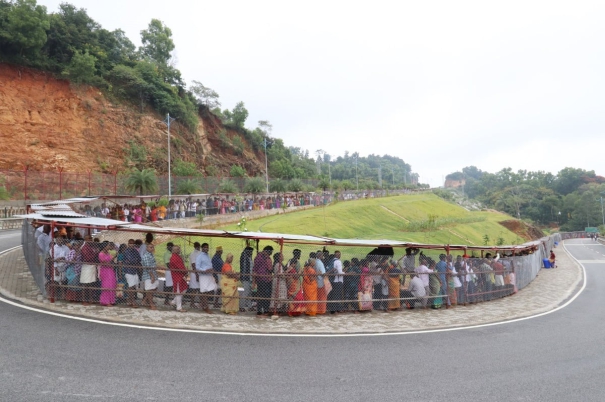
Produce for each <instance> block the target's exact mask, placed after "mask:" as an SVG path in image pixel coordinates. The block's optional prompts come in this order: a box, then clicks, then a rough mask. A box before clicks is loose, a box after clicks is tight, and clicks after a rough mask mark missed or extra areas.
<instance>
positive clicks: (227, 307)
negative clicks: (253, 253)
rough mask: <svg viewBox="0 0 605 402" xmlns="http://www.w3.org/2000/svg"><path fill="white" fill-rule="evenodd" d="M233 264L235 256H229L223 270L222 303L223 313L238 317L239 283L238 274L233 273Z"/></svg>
mask: <svg viewBox="0 0 605 402" xmlns="http://www.w3.org/2000/svg"><path fill="white" fill-rule="evenodd" d="M232 262H233V254H231V253H229V254H227V258H226V259H225V263H224V264H223V269H222V270H221V274H222V275H221V290H222V302H223V305H222V307H221V311H224V312H225V314H229V315H236V314H237V311H238V310H239V293H238V290H237V286H238V283H239V280H238V274H237V272H233V267H232V266H231V263H232Z"/></svg>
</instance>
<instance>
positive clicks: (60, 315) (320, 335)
mask: <svg viewBox="0 0 605 402" xmlns="http://www.w3.org/2000/svg"><path fill="white" fill-rule="evenodd" d="M18 247H21V246H18ZM15 248H16V247H13V248H11V249H9V250H5V251H3V252H1V253H0V256H1V255H2V254H4V253H7V252H9V251H11V250H14V249H15ZM563 248H566V246H565V245H563ZM570 257H571V258H573V259H574V260H575V261H577V262H578V263H579V261H578V260H577V259H576V258H574V257H573V256H572V255H571V254H570ZM580 266H581V267H582V276H583V280H582V287H581V288H580V289H579V290H578V292H577V293H576V294H575V295H574V296H573V297H572V298H571V299H569V300H568V301H567V302H566V303H565V304H562V305H561V306H559V307H557V308H555V309H553V310H551V311H546V312H543V313H540V314H535V315H532V316H529V317H522V318H515V319H512V320H507V321H500V322H493V323H489V324H478V325H468V326H465V327H456V328H441V329H427V330H418V331H405V332H381V333H374V334H371V333H357V334H270V333H246V332H231V331H204V330H196V329H180V328H158V327H147V326H143V325H135V324H125V323H117V322H106V321H101V320H95V319H92V318H83V317H74V316H70V315H66V314H61V313H55V312H53V311H46V310H42V309H38V308H35V307H30V306H26V305H22V304H19V303H15V302H13V301H11V300H7V299H5V298H3V297H0V302H4V303H6V304H10V305H11V306H15V307H19V308H22V309H25V310H30V311H35V312H37V313H41V314H48V315H53V316H56V317H62V318H68V319H72V320H77V321H85V322H92V323H95V324H103V325H111V326H116V327H126V328H137V329H146V330H152V331H165V332H184V333H192V334H208V335H239V336H260V337H284V338H303V337H304V338H341V337H347V338H348V337H362V336H391V335H416V334H431V333H438V332H450V331H461V330H467V329H476V328H486V327H493V326H496V325H503V324H512V323H515V322H520V321H525V320H530V319H533V318H538V317H542V316H545V315H548V314H552V313H555V312H557V311H559V310H562V309H564V308H565V307H567V306H569V305H570V304H571V303H572V302H573V301H574V300H576V298H578V296H580V294H582V292H583V291H584V289H586V269H585V268H584V266H583V265H582V264H580Z"/></svg>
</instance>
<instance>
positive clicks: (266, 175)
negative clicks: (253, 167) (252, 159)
mask: <svg viewBox="0 0 605 402" xmlns="http://www.w3.org/2000/svg"><path fill="white" fill-rule="evenodd" d="M268 166H269V165H268V163H267V136H266V135H265V184H266V186H267V193H269V167H268Z"/></svg>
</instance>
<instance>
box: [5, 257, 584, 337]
mask: <svg viewBox="0 0 605 402" xmlns="http://www.w3.org/2000/svg"><path fill="white" fill-rule="evenodd" d="M557 250H558V251H557V268H555V269H541V270H540V273H539V275H538V276H537V277H536V279H535V280H534V281H533V282H532V283H531V284H530V285H529V286H527V287H525V288H524V289H522V290H520V291H519V292H518V293H517V294H515V295H512V296H508V297H505V298H502V299H498V300H494V301H490V302H484V303H479V304H472V305H467V306H456V307H454V308H451V309H445V308H442V309H440V310H432V309H427V310H423V309H414V310H402V311H397V312H394V313H384V312H371V313H365V314H352V313H351V314H340V315H329V314H328V315H324V316H316V317H279V318H278V319H271V318H257V317H256V315H255V314H254V313H243V314H241V313H240V314H238V315H235V316H231V315H226V314H224V313H221V312H220V311H219V310H214V314H212V315H209V314H205V313H203V312H201V311H197V310H189V311H188V312H186V313H177V312H176V311H174V310H168V309H162V308H160V309H158V310H153V311H152V310H147V309H145V308H138V309H132V308H129V307H126V306H123V307H122V306H117V307H112V308H104V307H101V306H99V305H92V306H83V305H82V304H80V303H69V302H64V301H59V302H56V303H50V302H48V300H45V299H44V298H43V297H42V295H41V293H40V291H39V289H38V287H37V286H36V284H35V282H34V280H33V277H32V276H31V274H30V272H29V270H28V268H27V264H26V262H25V258H24V256H23V252H22V249H21V247H19V248H18V249H15V250H12V251H9V252H7V253H5V254H2V255H0V294H2V295H3V296H5V297H7V298H9V299H12V300H14V301H17V302H21V303H23V304H26V305H28V306H32V307H37V308H40V309H44V310H48V311H52V312H57V313H62V314H66V315H70V316H77V317H85V318H91V319H96V320H101V321H108V322H119V323H128V324H136V325H142V326H151V327H164V328H179V329H187V330H198V331H211V332H217V333H225V332H229V333H258V334H297V335H304V334H309V335H311V334H314V335H319V334H360V333H389V332H414V331H424V330H436V329H445V328H455V327H461V326H468V325H481V324H490V323H495V322H501V321H507V320H513V319H519V318H523V317H528V316H532V315H535V314H539V313H544V312H548V311H551V310H553V309H555V308H557V307H558V306H560V305H562V304H564V303H565V302H566V301H567V300H569V298H570V297H572V296H573V295H574V294H575V292H576V291H577V290H578V289H579V287H580V286H581V285H582V281H583V271H582V269H581V267H580V266H579V265H578V264H577V263H576V262H575V260H573V259H572V258H571V257H570V256H569V255H568V254H567V252H566V251H565V249H564V248H563V247H562V246H560V247H559V248H558V249H557Z"/></svg>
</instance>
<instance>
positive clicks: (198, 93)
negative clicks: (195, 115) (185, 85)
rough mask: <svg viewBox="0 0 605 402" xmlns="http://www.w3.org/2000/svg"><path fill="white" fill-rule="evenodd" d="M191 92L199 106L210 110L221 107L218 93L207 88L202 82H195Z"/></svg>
mask: <svg viewBox="0 0 605 402" xmlns="http://www.w3.org/2000/svg"><path fill="white" fill-rule="evenodd" d="M189 90H190V91H191V93H193V95H194V96H195V99H196V100H197V102H198V104H199V105H204V106H206V107H207V108H208V109H214V108H217V107H220V106H221V103H220V102H219V101H218V94H217V93H216V91H214V90H213V89H211V88H208V87H205V86H204V84H202V83H201V82H199V81H193V85H192V86H191V87H190V88H189Z"/></svg>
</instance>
